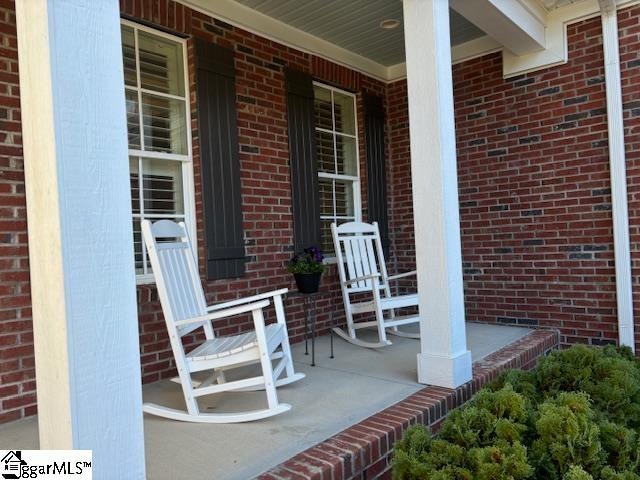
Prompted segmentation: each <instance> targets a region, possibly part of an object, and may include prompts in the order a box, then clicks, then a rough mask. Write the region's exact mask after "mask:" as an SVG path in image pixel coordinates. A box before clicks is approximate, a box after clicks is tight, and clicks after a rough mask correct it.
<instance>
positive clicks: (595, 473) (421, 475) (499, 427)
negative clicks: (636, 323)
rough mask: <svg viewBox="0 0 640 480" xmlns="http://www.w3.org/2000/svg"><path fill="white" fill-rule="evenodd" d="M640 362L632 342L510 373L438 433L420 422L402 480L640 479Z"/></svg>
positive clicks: (400, 460)
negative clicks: (532, 369)
mask: <svg viewBox="0 0 640 480" xmlns="http://www.w3.org/2000/svg"><path fill="white" fill-rule="evenodd" d="M639 429H640V361H638V359H636V358H635V357H634V356H633V353H632V352H631V351H630V350H629V349H626V348H614V347H606V348H604V349H595V348H589V347H583V346H577V347H573V348H571V349H568V350H563V351H557V352H553V353H552V354H551V355H549V356H548V357H546V358H544V359H542V360H541V361H540V363H539V365H538V367H537V368H536V369H535V370H534V371H531V372H523V371H519V370H511V371H508V372H505V373H504V374H503V375H501V376H500V377H499V378H498V379H497V380H496V381H494V382H492V383H491V384H490V385H489V386H488V387H487V388H485V389H483V390H481V391H480V392H478V393H477V394H476V395H475V396H474V398H472V399H471V400H470V401H469V402H468V403H467V404H466V405H465V406H464V407H462V408H458V409H456V410H454V411H452V412H451V413H450V415H449V417H448V418H447V420H446V421H445V422H444V423H443V425H442V428H441V430H440V432H439V433H438V435H437V436H436V437H432V436H431V435H430V434H429V432H428V430H427V429H426V428H425V427H422V426H414V427H411V428H410V429H409V430H408V431H407V433H406V435H405V437H404V438H403V439H402V440H401V441H399V442H398V443H397V444H396V446H395V457H394V461H393V478H394V479H395V480H412V479H416V480H417V479H429V480H431V479H433V480H472V479H473V480H519V479H529V478H530V479H545V480H547V479H548V480H640V433H639Z"/></svg>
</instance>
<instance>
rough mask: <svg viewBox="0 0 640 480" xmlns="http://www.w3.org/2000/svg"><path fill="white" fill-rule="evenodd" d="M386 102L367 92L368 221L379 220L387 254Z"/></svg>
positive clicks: (365, 115) (365, 126) (365, 96)
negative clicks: (384, 103)
mask: <svg viewBox="0 0 640 480" xmlns="http://www.w3.org/2000/svg"><path fill="white" fill-rule="evenodd" d="M384 122H385V118H384V105H383V103H382V98H381V97H378V96H375V95H369V94H365V95H364V137H365V151H366V158H367V199H368V207H369V221H370V222H378V227H379V228H380V238H381V241H382V247H383V249H384V252H385V254H387V255H388V253H389V219H388V214H387V169H386V156H385V141H384Z"/></svg>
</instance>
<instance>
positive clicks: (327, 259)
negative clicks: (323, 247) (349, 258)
mask: <svg viewBox="0 0 640 480" xmlns="http://www.w3.org/2000/svg"><path fill="white" fill-rule="evenodd" d="M322 263H323V264H324V265H337V264H338V257H336V256H333V257H325V258H324V260H322Z"/></svg>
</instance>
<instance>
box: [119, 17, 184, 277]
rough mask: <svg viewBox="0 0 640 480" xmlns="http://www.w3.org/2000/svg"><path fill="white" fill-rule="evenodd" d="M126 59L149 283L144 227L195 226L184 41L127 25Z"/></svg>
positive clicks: (139, 253)
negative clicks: (156, 223) (157, 223)
mask: <svg viewBox="0 0 640 480" xmlns="http://www.w3.org/2000/svg"><path fill="white" fill-rule="evenodd" d="M122 57H123V61H124V83H125V85H124V88H125V94H126V106H127V133H128V139H129V171H130V179H131V197H132V210H133V232H134V250H135V266H136V273H137V274H138V281H139V282H146V281H152V280H153V275H152V272H151V266H150V265H149V261H148V258H147V254H146V249H145V246H144V244H143V242H142V235H141V230H140V222H141V221H142V220H143V219H149V220H151V221H156V220H159V219H171V220H174V221H178V222H181V221H184V222H185V223H186V224H187V226H188V229H189V230H190V231H191V232H192V231H193V230H192V228H193V225H194V222H193V215H194V207H193V197H194V195H193V186H192V182H191V179H192V178H193V172H192V154H191V138H190V131H189V128H188V126H189V92H188V81H187V77H186V69H185V65H186V60H185V59H186V48H185V42H184V40H182V39H180V38H176V37H173V36H171V35H167V34H164V33H162V32H157V31H154V30H151V29H148V28H146V27H141V26H139V25H136V24H134V23H131V22H126V21H123V23H122ZM192 238H195V237H193V235H192Z"/></svg>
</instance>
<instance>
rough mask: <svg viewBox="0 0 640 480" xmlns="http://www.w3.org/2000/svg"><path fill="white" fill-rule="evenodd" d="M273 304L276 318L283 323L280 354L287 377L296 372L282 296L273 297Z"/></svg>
mask: <svg viewBox="0 0 640 480" xmlns="http://www.w3.org/2000/svg"><path fill="white" fill-rule="evenodd" d="M273 304H274V306H275V309H276V319H277V321H278V323H280V324H282V325H284V328H283V329H282V342H281V344H280V347H281V348H282V354H283V355H284V358H285V361H286V365H285V370H286V372H287V377H293V376H294V375H295V374H296V372H295V370H294V369H293V357H292V355H291V346H290V345H289V334H288V333H287V322H286V321H285V315H284V305H283V304H282V297H281V296H280V295H277V296H275V297H273ZM274 380H276V379H274Z"/></svg>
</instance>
